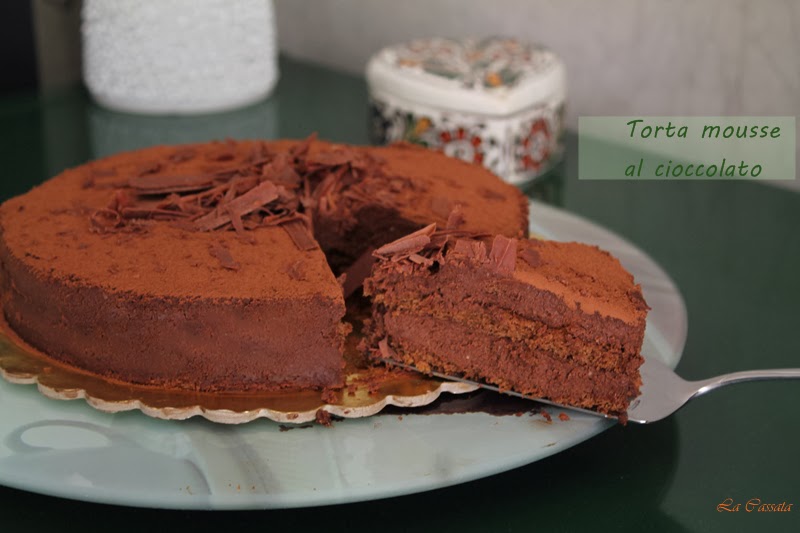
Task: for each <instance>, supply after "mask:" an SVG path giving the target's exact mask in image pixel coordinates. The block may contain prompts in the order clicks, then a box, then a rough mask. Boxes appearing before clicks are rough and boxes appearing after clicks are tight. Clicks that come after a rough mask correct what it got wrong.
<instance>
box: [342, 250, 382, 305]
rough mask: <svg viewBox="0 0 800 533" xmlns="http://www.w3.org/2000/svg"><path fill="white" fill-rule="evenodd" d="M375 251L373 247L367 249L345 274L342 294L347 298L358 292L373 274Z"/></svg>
mask: <svg viewBox="0 0 800 533" xmlns="http://www.w3.org/2000/svg"><path fill="white" fill-rule="evenodd" d="M373 250H374V248H372V247H370V248H367V250H365V251H364V253H363V254H361V256H360V257H359V258H358V259H356V260H355V261H353V263H352V264H351V265H350V266H349V267H347V270H346V271H345V272H344V276H345V279H344V283H343V284H342V292H343V293H344V297H345V298H347V297H349V296H350V295H351V294H353V293H354V292H356V291H357V290H358V289H359V288H360V287H361V286H362V285H363V284H364V280H365V279H367V277H368V276H369V275H370V273H371V272H372V265H374V264H375V256H374V255H373V253H372V252H373Z"/></svg>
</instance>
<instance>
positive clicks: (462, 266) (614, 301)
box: [364, 224, 648, 415]
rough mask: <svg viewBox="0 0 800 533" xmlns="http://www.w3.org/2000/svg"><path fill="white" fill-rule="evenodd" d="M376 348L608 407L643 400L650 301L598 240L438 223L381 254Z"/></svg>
mask: <svg viewBox="0 0 800 533" xmlns="http://www.w3.org/2000/svg"><path fill="white" fill-rule="evenodd" d="M376 256H377V258H378V262H377V263H376V265H375V267H374V269H373V273H372V276H371V277H370V278H368V279H367V281H366V282H365V286H364V290H365V294H367V295H369V296H371V297H372V299H373V322H372V324H371V325H370V344H371V347H372V351H373V355H374V356H375V357H378V358H383V359H394V360H397V361H399V362H403V363H406V364H410V365H414V366H415V367H417V368H419V369H420V370H422V371H428V372H430V371H434V372H440V373H443V374H446V375H453V376H460V377H464V378H467V379H472V380H479V381H484V382H486V383H489V384H493V385H496V386H498V387H500V388H501V389H507V390H511V391H515V392H518V393H521V394H525V395H528V396H531V397H536V398H544V399H548V400H551V401H554V402H556V403H561V404H566V405H572V406H576V407H583V408H587V409H592V410H596V411H600V412H602V413H608V414H615V415H620V414H624V413H625V411H626V409H627V407H628V405H629V403H630V401H631V400H632V399H633V398H634V397H636V396H637V395H638V390H639V386H640V384H641V379H640V376H639V370H638V369H639V366H640V365H641V364H642V362H643V359H642V356H641V355H640V351H641V347H642V342H643V339H644V329H645V318H646V315H647V310H648V307H647V305H646V303H645V301H644V299H643V297H642V292H641V288H640V287H639V286H638V285H635V284H634V280H633V277H632V276H631V275H630V274H629V273H628V272H627V271H625V269H624V268H623V267H622V266H621V265H620V263H619V261H617V260H616V259H615V258H613V257H612V256H611V255H609V254H608V253H606V252H604V251H602V250H600V249H598V248H597V247H594V246H588V245H585V244H579V243H564V242H553V241H541V240H516V239H509V238H506V237H503V236H494V237H490V236H488V235H483V236H481V235H475V234H472V233H467V232H464V231H459V230H457V229H454V225H452V224H451V227H450V229H446V230H442V231H436V230H435V226H433V225H431V226H429V227H427V228H425V229H423V230H420V231H418V232H416V233H413V234H411V235H408V236H406V237H404V238H402V239H399V240H397V241H395V242H393V243H390V244H388V245H386V246H384V247H382V248H379V249H378V250H377V251H376Z"/></svg>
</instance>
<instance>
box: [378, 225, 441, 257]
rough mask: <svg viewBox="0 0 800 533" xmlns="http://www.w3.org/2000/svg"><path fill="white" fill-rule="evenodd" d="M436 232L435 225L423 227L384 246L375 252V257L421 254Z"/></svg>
mask: <svg viewBox="0 0 800 533" xmlns="http://www.w3.org/2000/svg"><path fill="white" fill-rule="evenodd" d="M435 231H436V224H435V223H434V224H431V225H429V226H425V227H424V228H422V229H421V230H418V231H415V232H414V233H411V234H409V235H406V236H405V237H401V238H399V239H397V240H396V241H394V242H390V243H389V244H385V245H383V246H381V247H380V248H378V249H377V250H375V252H374V255H375V256H376V257H381V256H388V255H396V254H409V255H410V254H413V253H417V252H421V251H422V250H424V249H425V246H427V245H428V244H429V243H430V242H431V235H433V233H434V232H435Z"/></svg>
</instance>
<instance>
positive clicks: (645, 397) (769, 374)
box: [383, 357, 800, 424]
mask: <svg viewBox="0 0 800 533" xmlns="http://www.w3.org/2000/svg"><path fill="white" fill-rule="evenodd" d="M383 362H385V363H388V364H390V365H394V366H399V367H401V368H406V369H408V370H417V369H416V368H414V367H413V366H411V365H406V364H404V363H398V362H397V361H394V360H391V359H383ZM640 372H641V375H642V387H641V393H640V394H639V396H638V397H637V398H636V399H635V400H633V401H632V402H631V405H630V407H629V408H628V413H627V415H628V422H635V423H637V424H649V423H651V422H657V421H658V420H662V419H664V418H666V417H668V416H669V415H671V414H672V413H674V412H675V411H677V410H678V409H680V408H681V407H683V406H684V405H685V404H686V403H687V402H688V401H689V400H691V399H692V398H697V397H698V396H702V395H704V394H706V393H708V392H711V391H713V390H716V389H718V388H720V387H724V386H725V385H731V384H733V383H744V382H746V381H766V380H773V379H800V368H781V369H774V370H747V371H742V372H733V373H731V374H723V375H721V376H716V377H713V378H708V379H704V380H700V381H686V380H685V379H683V378H681V377H680V376H678V375H677V374H676V373H675V372H674V371H673V370H672V369H671V368H669V367H668V366H667V365H665V364H664V363H662V362H661V361H659V360H657V359H655V358H652V357H651V358H646V359H645V361H644V364H643V365H642V366H641V367H640ZM427 373H428V374H432V375H434V376H436V377H440V378H442V379H448V380H455V381H461V382H462V383H469V384H472V385H475V386H476V387H480V388H483V389H488V390H492V391H495V392H501V393H503V394H510V395H512V396H518V397H520V398H526V399H528V400H535V401H537V402H541V403H546V404H549V405H554V406H556V407H563V408H565V409H571V410H573V411H580V412H582V413H588V414H592V415H596V416H602V417H603V418H610V419H617V418H618V417H616V416H611V415H606V414H603V413H598V412H596V411H590V410H588V409H581V408H577V407H572V406H569V405H564V404H559V403H555V402H551V401H549V400H544V399H541V398H532V397H530V396H525V395H523V394H518V393H516V392H510V391H507V390H500V389H498V388H497V387H495V386H493V385H487V384H485V383H479V382H476V381H470V380H467V379H463V378H458V377H454V376H447V375H444V374H439V373H437V372H432V373H431V372H427Z"/></svg>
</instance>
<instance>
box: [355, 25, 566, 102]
mask: <svg viewBox="0 0 800 533" xmlns="http://www.w3.org/2000/svg"><path fill="white" fill-rule="evenodd" d="M367 80H368V82H369V84H370V90H371V91H372V92H373V94H374V95H376V96H378V97H380V96H389V97H397V98H402V99H404V100H408V101H411V102H419V103H425V104H430V105H433V106H436V107H445V108H449V109H455V110H463V111H471V112H476V113H485V114H489V115H506V114H512V113H515V112H517V111H520V110H522V109H525V108H527V107H529V106H531V105H535V104H537V103H539V102H541V101H542V100H543V99H549V98H551V97H558V98H563V96H564V92H565V90H566V80H565V73H564V65H563V63H562V62H561V60H560V59H559V58H558V56H556V55H555V54H554V53H553V52H552V51H550V50H548V49H547V48H545V47H543V46H540V45H534V44H530V43H525V42H522V41H519V40H517V39H511V38H500V37H491V38H485V39H443V38H432V39H419V40H415V41H411V42H408V43H404V44H401V45H397V46H391V47H388V48H384V49H383V50H381V51H379V52H378V53H376V54H375V55H374V56H373V57H372V58H371V59H370V61H369V64H368V65H367Z"/></svg>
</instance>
